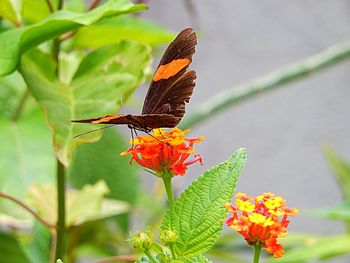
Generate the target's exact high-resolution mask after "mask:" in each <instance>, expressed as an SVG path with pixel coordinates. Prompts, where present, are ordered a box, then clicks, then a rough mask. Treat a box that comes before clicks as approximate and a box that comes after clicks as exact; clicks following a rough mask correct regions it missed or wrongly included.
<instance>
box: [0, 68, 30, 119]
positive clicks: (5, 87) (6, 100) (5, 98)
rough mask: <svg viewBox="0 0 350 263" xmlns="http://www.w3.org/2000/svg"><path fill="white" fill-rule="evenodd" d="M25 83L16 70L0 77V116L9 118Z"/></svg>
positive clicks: (24, 88)
mask: <svg viewBox="0 0 350 263" xmlns="http://www.w3.org/2000/svg"><path fill="white" fill-rule="evenodd" d="M26 89H27V88H26V84H25V83H24V81H23V78H22V76H21V75H20V74H19V73H18V72H14V73H13V74H11V75H8V76H6V77H0V116H3V117H6V118H8V119H10V118H11V117H12V115H13V114H14V109H15V108H16V107H17V105H18V104H19V98H20V97H21V96H23V94H24V93H25V92H26Z"/></svg>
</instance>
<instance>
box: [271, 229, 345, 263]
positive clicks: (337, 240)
mask: <svg viewBox="0 0 350 263" xmlns="http://www.w3.org/2000/svg"><path fill="white" fill-rule="evenodd" d="M349 254H350V236H349V235H339V236H324V237H322V238H319V239H314V240H309V242H308V243H305V244H302V243H301V244H300V247H299V248H295V249H290V250H287V251H286V253H285V255H284V256H283V257H282V258H278V259H273V258H271V259H269V260H266V261H265V262H266V263H273V262H311V261H312V262H315V260H322V259H329V258H333V257H336V256H344V255H349Z"/></svg>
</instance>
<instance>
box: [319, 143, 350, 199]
mask: <svg viewBox="0 0 350 263" xmlns="http://www.w3.org/2000/svg"><path fill="white" fill-rule="evenodd" d="M324 154H325V156H326V158H327V160H328V163H329V166H330V167H331V169H332V171H333V173H334V176H335V178H336V179H337V182H338V185H339V187H340V188H341V189H342V192H343V195H344V197H345V199H350V163H349V162H347V161H346V160H344V159H343V158H341V157H340V156H339V155H337V154H336V153H335V152H334V151H333V150H332V148H330V147H324Z"/></svg>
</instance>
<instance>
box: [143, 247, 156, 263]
mask: <svg viewBox="0 0 350 263" xmlns="http://www.w3.org/2000/svg"><path fill="white" fill-rule="evenodd" d="M145 254H146V256H147V257H148V259H149V260H151V262H153V263H157V260H156V259H155V258H154V257H153V255H152V253H151V252H150V251H149V250H148V249H146V250H145Z"/></svg>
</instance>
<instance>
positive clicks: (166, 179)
mask: <svg viewBox="0 0 350 263" xmlns="http://www.w3.org/2000/svg"><path fill="white" fill-rule="evenodd" d="M163 182H164V186H165V190H166V194H167V196H168V202H169V206H170V207H172V206H173V204H174V193H173V186H172V184H171V177H163Z"/></svg>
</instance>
